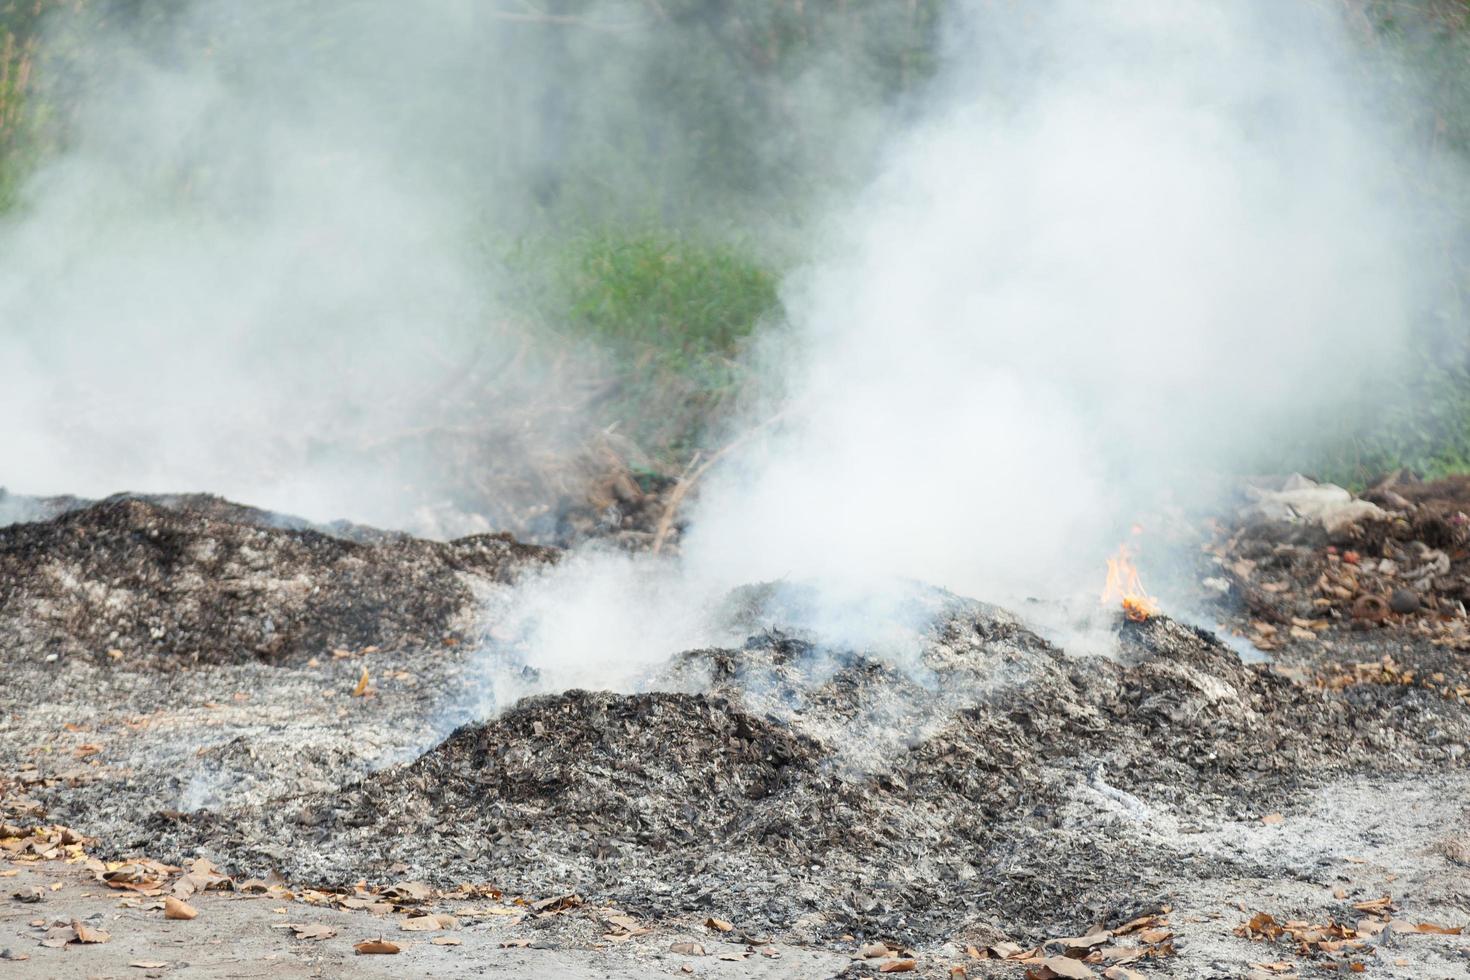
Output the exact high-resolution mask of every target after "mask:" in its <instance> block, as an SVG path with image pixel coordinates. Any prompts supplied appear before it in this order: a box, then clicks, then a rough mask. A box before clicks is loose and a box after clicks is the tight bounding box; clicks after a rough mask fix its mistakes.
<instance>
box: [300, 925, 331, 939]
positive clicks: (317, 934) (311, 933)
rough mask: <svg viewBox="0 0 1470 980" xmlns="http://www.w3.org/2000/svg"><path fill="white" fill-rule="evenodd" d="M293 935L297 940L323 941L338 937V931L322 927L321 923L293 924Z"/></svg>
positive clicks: (326, 926)
mask: <svg viewBox="0 0 1470 980" xmlns="http://www.w3.org/2000/svg"><path fill="white" fill-rule="evenodd" d="M291 934H292V935H294V936H295V937H296V938H297V939H316V940H322V939H331V938H332V937H333V936H335V935H337V930H336V929H333V928H332V927H331V926H328V925H322V924H321V923H319V922H311V923H301V922H293V923H291Z"/></svg>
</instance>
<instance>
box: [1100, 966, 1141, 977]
mask: <svg viewBox="0 0 1470 980" xmlns="http://www.w3.org/2000/svg"><path fill="white" fill-rule="evenodd" d="M1103 976H1105V977H1107V978H1108V980H1147V978H1146V977H1144V975H1143V974H1142V973H1139V972H1138V971H1137V970H1129V969H1127V968H1125V967H1121V966H1110V967H1108V968H1107V969H1106V970H1104V971H1103Z"/></svg>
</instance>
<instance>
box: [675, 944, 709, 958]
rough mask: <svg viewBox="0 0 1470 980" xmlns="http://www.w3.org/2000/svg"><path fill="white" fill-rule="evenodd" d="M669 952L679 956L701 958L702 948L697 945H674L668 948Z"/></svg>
mask: <svg viewBox="0 0 1470 980" xmlns="http://www.w3.org/2000/svg"><path fill="white" fill-rule="evenodd" d="M669 952H671V953H678V954H679V955H680V956H703V955H704V947H703V946H701V945H699V943H674V945H672V946H670V947H669Z"/></svg>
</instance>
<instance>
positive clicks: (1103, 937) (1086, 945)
mask: <svg viewBox="0 0 1470 980" xmlns="http://www.w3.org/2000/svg"><path fill="white" fill-rule="evenodd" d="M1112 938H1113V934H1112V933H1111V932H1108V931H1107V930H1103V931H1102V932H1092V933H1088V934H1087V935H1085V936H1073V937H1071V938H1067V939H1058V940H1057V942H1059V943H1061V944H1062V945H1063V946H1065V947H1067V948H1068V949H1091V948H1092V947H1094V946H1101V945H1102V944H1103V943H1105V942H1107V941H1108V940H1109V939H1112Z"/></svg>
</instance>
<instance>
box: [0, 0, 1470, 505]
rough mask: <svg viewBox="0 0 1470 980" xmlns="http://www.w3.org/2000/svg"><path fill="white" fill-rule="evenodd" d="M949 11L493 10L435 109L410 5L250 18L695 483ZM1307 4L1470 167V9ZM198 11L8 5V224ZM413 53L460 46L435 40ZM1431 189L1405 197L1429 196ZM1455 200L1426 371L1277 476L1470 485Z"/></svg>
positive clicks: (1318, 432) (1404, 112)
mask: <svg viewBox="0 0 1470 980" xmlns="http://www.w3.org/2000/svg"><path fill="white" fill-rule="evenodd" d="M948 2H950V0H842V2H836V0H833V2H815V0H644V2H638V3H633V2H615V0H543V2H540V3H535V4H532V3H507V4H504V5H503V9H502V5H497V4H492V3H488V2H486V3H470V4H467V5H465V6H464V7H463V9H462V11H461V14H462V16H464V17H467V18H469V19H470V20H471V21H474V20H476V19H480V20H485V19H488V20H493V21H495V22H496V24H495V26H496V27H497V30H496V31H495V32H494V37H496V38H497V39H498V41H497V46H496V47H495V48H494V49H493V50H486V51H483V52H480V53H479V54H478V55H476V56H465V55H463V54H461V55H458V56H455V57H449V58H446V59H444V61H443V63H442V64H438V63H435V62H434V60H433V59H424V58H415V59H404V63H405V64H408V65H412V66H413V70H415V71H423V70H424V68H423V66H424V65H426V64H429V65H433V66H434V67H433V68H432V69H431V70H432V71H434V72H437V73H439V74H436V75H435V76H434V77H433V78H431V79H429V80H428V81H429V82H430V83H431V84H421V85H414V86H411V87H409V86H404V85H403V79H402V78H401V77H398V76H395V74H394V70H393V67H392V66H393V63H394V61H395V59H394V58H393V55H392V52H384V51H381V50H374V49H363V50H361V51H359V50H358V46H357V42H358V39H359V38H360V36H361V32H360V31H359V30H358V29H357V25H358V22H359V21H361V20H363V19H370V18H372V17H374V16H378V15H379V13H380V12H381V11H382V9H383V8H382V6H381V5H380V4H374V3H372V2H371V0H360V2H354V0H347V2H341V3H334V4H321V5H313V4H309V3H304V2H299V0H298V2H289V0H258V2H255V3H251V4H241V5H238V7H237V8H235V9H236V12H235V13H234V14H233V15H232V16H234V17H237V18H240V19H241V20H242V21H245V20H253V21H255V22H256V23H257V25H258V24H260V23H266V24H269V23H271V22H272V20H273V18H275V16H276V15H277V14H278V13H280V11H281V10H282V8H284V7H290V8H291V9H292V16H291V17H290V18H281V22H282V23H289V24H290V25H291V27H290V31H291V34H290V36H282V37H280V39H279V44H280V45H282V46H284V47H285V48H287V49H289V50H291V51H292V52H296V53H299V58H298V59H296V60H294V61H287V62H286V65H287V67H286V68H285V70H283V71H282V72H281V74H280V76H279V77H277V78H274V79H272V84H271V89H272V90H271V91H266V92H263V93H262V97H263V98H264V99H266V100H267V104H269V100H270V99H272V98H274V99H282V100H286V99H291V98H293V97H294V91H295V88H296V81H297V79H295V78H293V72H296V71H300V72H310V71H315V70H319V68H320V66H321V65H323V64H330V65H331V66H332V70H333V71H336V72H340V73H342V75H343V78H342V81H344V82H351V83H353V84H359V85H367V86H374V85H377V86H383V90H384V94H385V95H387V94H388V92H389V91H390V90H392V91H393V93H394V94H395V95H396V96H400V97H399V98H396V99H395V100H393V101H392V104H393V105H394V106H395V107H396V109H395V112H396V113H397V115H395V117H394V118H392V119H389V120H386V121H385V122H386V124H387V125H388V127H389V128H390V129H391V130H392V131H394V132H395V133H396V137H395V138H398V139H401V140H403V141H405V142H412V141H415V140H421V141H432V142H433V143H434V144H435V145H438V146H447V147H449V148H450V149H451V152H447V153H443V154H439V155H438V157H437V158H436V160H435V163H434V166H433V170H432V172H430V173H427V174H426V179H431V180H434V181H436V182H439V183H441V184H443V185H446V186H449V187H452V188H453V189H454V191H455V193H456V194H457V195H458V197H459V199H460V200H462V201H463V204H464V206H463V211H464V213H465V214H467V215H469V216H470V224H471V225H472V228H470V229H469V232H468V233H467V239H466V240H467V247H472V248H474V249H475V250H476V255H477V261H480V262H482V263H483V265H484V268H485V270H486V275H487V277H492V278H493V279H494V281H495V282H496V284H497V285H496V287H495V292H496V294H497V295H498V296H499V298H500V299H501V300H502V301H503V303H504V305H505V306H506V307H508V308H509V309H510V310H511V313H512V315H513V316H514V317H516V318H520V319H523V320H525V321H526V322H531V323H535V324H538V325H541V326H544V327H545V328H546V335H548V336H551V337H553V338H560V339H562V340H564V341H566V342H567V343H569V344H592V345H596V346H597V347H598V348H599V349H600V350H601V351H603V352H606V354H607V356H608V357H609V358H610V362H611V365H612V368H611V369H612V371H613V372H614V373H615V374H616V375H617V376H618V384H617V391H616V395H615V397H613V398H611V399H609V400H607V401H606V402H605V404H604V410H605V411H606V412H607V413H608V421H609V423H610V424H623V425H624V427H625V431H630V432H633V433H635V435H636V438H637V439H638V440H639V442H640V443H641V444H642V445H643V447H644V448H645V449H646V450H648V452H649V453H650V455H651V456H653V457H654V458H656V459H662V460H664V461H666V462H667V463H668V465H670V466H671V467H677V466H678V465H679V460H681V459H683V458H687V455H688V454H689V453H691V452H692V451H693V450H694V449H696V448H699V447H701V446H702V445H705V444H706V443H707V442H708V440H709V439H710V438H712V435H711V433H712V432H713V431H714V422H715V421H716V420H718V419H719V418H720V416H721V414H722V412H723V411H724V410H725V409H726V408H727V407H728V406H729V405H730V404H731V403H732V402H733V401H734V400H735V396H736V395H737V394H738V392H739V390H740V388H741V386H742V385H743V384H745V381H746V377H745V371H744V369H743V368H742V360H741V354H742V351H743V349H744V347H745V345H746V343H747V340H748V338H750V337H751V335H752V334H753V333H754V332H755V331H756V330H757V328H758V327H760V326H762V325H763V324H779V322H780V321H781V318H782V309H781V300H780V295H781V294H780V283H781V281H782V279H783V277H784V275H785V274H786V272H787V271H788V270H790V269H791V268H793V267H794V266H795V265H797V264H799V263H800V262H801V260H802V257H803V256H802V244H801V243H802V241H803V233H804V232H806V231H808V230H809V229H808V225H809V223H810V222H811V221H812V220H813V218H814V217H815V216H816V215H818V214H821V213H822V212H823V210H824V208H826V207H828V206H829V205H830V204H831V203H832V202H833V201H834V200H837V199H840V198H842V197H843V196H844V195H846V194H850V193H851V192H852V191H853V190H854V189H855V188H856V187H859V186H861V184H862V182H863V181H864V180H865V178H866V177H867V176H868V174H869V172H870V168H872V167H873V166H874V165H875V159H876V153H877V150H878V148H879V147H880V146H881V142H882V137H883V134H884V132H885V131H887V130H889V129H890V128H891V127H892V125H893V123H894V121H895V120H898V119H901V118H903V116H904V113H905V110H906V108H907V106H908V104H909V100H911V99H912V98H914V97H915V96H916V95H917V94H918V93H919V92H920V91H921V90H922V87H923V86H924V84H925V82H926V81H927V80H928V79H929V78H930V77H931V76H932V74H933V71H934V68H935V65H936V62H937V59H938V51H937V47H938V44H939V35H940V31H939V27H940V24H941V21H942V18H943V16H944V13H945V9H946V7H947V4H948ZM1301 2H1332V3H1340V4H1342V5H1343V7H1344V9H1345V10H1346V12H1347V14H1348V16H1349V19H1350V22H1351V23H1352V25H1353V29H1354V31H1355V32H1356V33H1357V35H1358V38H1359V40H1360V41H1361V43H1362V45H1363V48H1364V50H1365V52H1367V53H1368V55H1369V56H1368V57H1366V58H1364V59H1363V60H1362V62H1361V64H1362V70H1364V71H1368V72H1373V73H1375V74H1377V75H1379V76H1380V78H1379V81H1383V80H1387V82H1388V83H1389V88H1390V90H1391V91H1393V92H1394V93H1395V96H1394V97H1395V98H1396V99H1397V100H1398V105H1397V106H1396V107H1395V110H1396V113H1397V115H1398V116H1399V117H1400V118H1401V119H1402V120H1403V123H1404V125H1405V126H1406V127H1407V128H1408V129H1409V130H1410V132H1411V133H1412V134H1413V138H1414V139H1415V140H1416V141H1419V142H1421V143H1422V145H1424V146H1427V147H1429V148H1430V149H1431V150H1432V151H1433V152H1434V153H1435V154H1439V155H1443V156H1444V157H1445V158H1447V159H1457V158H1464V159H1467V160H1470V0H1301ZM303 9H305V10H308V11H311V13H310V14H309V15H306V16H303V15H302V10H303ZM189 10H190V4H189V3H188V2H187V0H0V210H4V211H11V212H15V211H23V209H24V208H25V206H26V200H25V194H24V186H25V181H26V179H27V177H28V176H29V175H31V174H33V173H35V172H36V170H37V168H38V167H39V166H41V165H42V164H43V163H44V161H46V160H47V159H49V158H52V157H54V156H55V155H56V154H58V153H60V152H62V151H64V150H65V149H66V148H67V146H68V145H69V143H70V141H71V140H72V139H74V137H75V134H76V127H77V125H78V120H77V115H76V110H77V106H78V104H79V103H80V102H81V101H82V100H81V99H80V97H79V93H82V92H84V91H86V90H87V88H88V87H89V86H95V85H105V84H107V83H108V81H109V78H110V73H112V72H113V71H114V70H115V62H114V58H115V57H117V54H116V52H113V51H109V50H99V49H98V48H97V47H96V46H94V45H89V44H88V43H87V42H86V40H85V39H86V38H88V37H92V36H96V35H97V34H98V33H99V32H98V30H97V29H98V27H99V26H105V27H107V28H108V29H109V30H111V31H112V32H113V34H114V35H116V34H117V32H122V33H123V34H125V35H130V36H134V37H136V38H137V39H138V44H139V45H141V46H146V47H147V48H148V49H149V50H150V54H151V55H153V56H154V57H157V58H159V59H161V60H162V61H163V62H165V63H166V62H167V60H168V58H169V57H170V56H171V52H176V51H177V50H180V49H181V48H197V47H199V46H208V45H210V44H211V43H212V36H211V32H219V31H228V30H230V29H231V25H230V24H229V23H223V24H222V23H220V22H219V21H218V20H215V21H211V22H210V23H209V24H208V26H201V25H200V24H199V23H198V22H196V21H194V20H191V18H190V17H189ZM470 26H474V25H473V24H471V25H470ZM43 42H44V43H43ZM402 43H403V44H404V45H406V46H411V45H414V44H416V43H422V44H432V43H433V42H432V38H427V39H417V38H415V37H413V36H412V34H411V32H408V33H405V35H404V36H403V38H402ZM293 66H294V67H293ZM232 67H238V66H231V65H230V64H228V63H224V64H222V65H221V72H222V73H224V74H225V75H226V76H228V74H229V73H230V72H231V70H232ZM599 73H602V74H599ZM441 75H442V79H441V77H440V76H441ZM573 76H577V77H578V82H577V84H562V83H561V82H562V80H564V79H567V78H570V77H573ZM507 78H509V79H512V80H515V82H514V84H506V83H505V79H507ZM459 88H465V89H468V90H473V91H477V92H484V93H493V97H486V98H482V99H480V100H479V101H474V102H467V103H466V104H467V105H469V106H471V107H472V109H471V110H466V111H465V112H464V113H461V114H460V115H458V116H456V115H453V114H451V116H450V117H449V118H448V119H447V120H445V119H444V114H443V113H436V112H431V111H428V107H427V106H424V107H419V108H416V107H415V106H414V104H413V102H412V99H413V98H434V93H435V92H436V91H437V92H450V91H454V90H456V89H459ZM405 93H406V97H407V100H408V101H407V102H406V104H405V102H404V98H403V97H402V96H404V94H405ZM385 104H388V100H386V99H385ZM431 125H437V126H440V127H442V128H440V129H434V130H432V131H431V130H430V129H429V128H428V127H429V126H431ZM405 159H406V158H405ZM1420 179H1421V176H1420V175H1418V174H1415V173H1412V172H1406V173H1405V174H1404V175H1403V181H1404V184H1405V187H1411V186H1413V185H1414V182H1416V181H1418V180H1420ZM506 186H511V187H513V188H514V189H515V193H505V187H506ZM1434 206H1435V207H1438V208H1443V209H1446V210H1448V211H1449V212H1451V213H1452V214H1454V215H1456V217H1457V219H1458V220H1456V221H1454V222H1453V225H1454V227H1456V228H1458V229H1460V231H1461V234H1460V236H1459V237H1458V238H1456V239H1454V240H1449V241H1446V242H1445V243H1444V245H1445V247H1444V254H1443V260H1444V268H1443V270H1440V271H1441V272H1442V275H1443V277H1444V280H1445V281H1446V282H1447V283H1449V284H1450V288H1449V289H1447V290H1446V295H1447V296H1448V297H1450V299H1449V301H1447V303H1446V305H1445V306H1444V307H1443V308H1442V309H1440V310H1438V311H1436V315H1435V317H1434V318H1433V319H1432V322H1426V323H1424V324H1423V325H1422V326H1421V336H1420V341H1419V342H1418V344H1417V349H1418V351H1419V354H1420V357H1419V364H1418V367H1417V369H1416V370H1415V371H1413V372H1411V373H1410V374H1409V375H1408V376H1405V377H1403V378H1396V379H1394V380H1395V386H1394V388H1393V391H1394V395H1393V396H1392V397H1391V398H1388V399H1385V400H1375V401H1374V402H1373V403H1372V404H1360V405H1358V406H1357V409H1356V410H1355V411H1353V412H1349V413H1347V414H1337V415H1334V416H1333V417H1331V418H1323V419H1310V420H1300V421H1301V424H1300V425H1298V426H1294V427H1290V428H1291V431H1289V432H1287V433H1286V434H1284V435H1283V436H1282V437H1281V438H1280V439H1279V440H1277V441H1276V443H1275V445H1274V447H1273V449H1272V450H1271V451H1269V452H1268V453H1266V454H1265V455H1264V456H1263V458H1262V459H1261V461H1260V465H1261V467H1263V468H1272V469H1300V470H1305V471H1308V472H1311V473H1314V474H1316V475H1318V476H1322V477H1326V478H1330V479H1334V480H1338V481H1342V482H1346V483H1351V484H1355V485H1361V484H1362V483H1364V482H1366V481H1370V480H1372V479H1373V478H1374V477H1375V476H1377V475H1378V474H1381V473H1385V472H1388V471H1391V470H1394V469H1397V468H1400V467H1408V468H1411V469H1413V470H1415V471H1417V472H1419V473H1421V474H1424V475H1431V476H1432V475H1438V474H1441V473H1446V472H1453V471H1463V470H1470V300H1467V291H1470V259H1467V257H1470V240H1467V237H1470V234H1467V231H1466V230H1467V229H1470V198H1467V196H1466V195H1465V194H1464V193H1463V188H1459V189H1450V190H1446V191H1444V193H1443V194H1442V196H1441V197H1439V198H1437V199H1436V200H1435V202H1434ZM543 354H545V356H549V357H554V356H555V354H554V352H543ZM1323 383H1327V384H1330V383H1332V381H1331V379H1324V382H1323Z"/></svg>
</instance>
